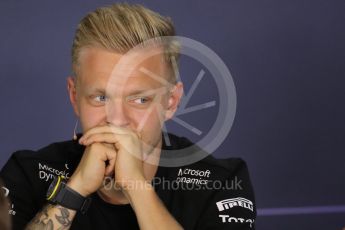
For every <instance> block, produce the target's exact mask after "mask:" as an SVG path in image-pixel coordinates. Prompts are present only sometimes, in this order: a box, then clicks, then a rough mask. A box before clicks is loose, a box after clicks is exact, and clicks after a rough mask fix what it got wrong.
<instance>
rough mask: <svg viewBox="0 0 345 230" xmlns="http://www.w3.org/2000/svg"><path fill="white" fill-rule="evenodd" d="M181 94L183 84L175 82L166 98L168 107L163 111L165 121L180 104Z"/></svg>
mask: <svg viewBox="0 0 345 230" xmlns="http://www.w3.org/2000/svg"><path fill="white" fill-rule="evenodd" d="M182 96H183V84H182V82H178V83H176V85H175V86H174V87H173V88H172V90H171V91H170V94H169V98H168V107H167V109H166V111H165V121H167V120H169V119H171V118H172V117H173V116H174V114H175V112H176V110H177V108H178V105H179V104H180V101H181V98H182Z"/></svg>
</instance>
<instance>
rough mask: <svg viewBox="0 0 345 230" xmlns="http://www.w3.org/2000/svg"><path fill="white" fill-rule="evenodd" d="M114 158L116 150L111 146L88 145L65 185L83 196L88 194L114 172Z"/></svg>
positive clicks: (95, 189)
mask: <svg viewBox="0 0 345 230" xmlns="http://www.w3.org/2000/svg"><path fill="white" fill-rule="evenodd" d="M115 160H116V151H115V149H114V148H113V147H112V146H109V145H104V144H101V143H93V144H90V145H88V146H87V147H86V148H85V151H84V154H83V157H82V158H81V161H80V163H79V165H78V167H77V169H76V170H75V171H74V173H73V175H72V176H71V178H70V179H69V181H68V183H67V185H68V186H69V187H71V188H72V189H74V190H75V191H77V192H79V193H80V194H81V195H83V196H85V197H86V196H88V195H90V194H91V193H93V192H95V191H97V190H98V189H99V188H100V187H101V185H102V182H103V179H104V177H105V176H109V175H111V174H112V173H113V172H114V167H115ZM106 162H108V165H106Z"/></svg>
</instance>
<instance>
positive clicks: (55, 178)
mask: <svg viewBox="0 0 345 230" xmlns="http://www.w3.org/2000/svg"><path fill="white" fill-rule="evenodd" d="M58 180H59V177H58V176H55V177H54V180H53V181H52V183H51V184H50V185H49V188H48V190H47V194H46V198H47V200H50V199H51V198H52V197H51V196H52V193H53V192H54V189H55V187H56V185H57V182H58Z"/></svg>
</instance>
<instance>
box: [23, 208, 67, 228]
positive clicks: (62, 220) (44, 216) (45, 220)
mask: <svg viewBox="0 0 345 230" xmlns="http://www.w3.org/2000/svg"><path fill="white" fill-rule="evenodd" d="M54 207H55V206H53V205H46V206H45V207H44V208H43V209H42V211H41V212H39V213H38V214H37V215H36V216H35V218H34V219H33V220H32V221H31V222H30V223H29V225H28V226H27V227H26V230H54V222H53V219H52V218H53V217H49V215H48V212H49V210H50V209H52V208H54ZM58 209H59V211H60V213H59V214H60V215H58V214H55V215H54V217H55V220H56V222H58V223H59V224H60V226H59V227H58V226H56V227H57V230H66V229H69V228H70V227H71V224H72V220H71V219H70V212H69V210H68V209H67V208H64V207H61V206H58Z"/></svg>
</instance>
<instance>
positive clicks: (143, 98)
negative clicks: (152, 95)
mask: <svg viewBox="0 0 345 230" xmlns="http://www.w3.org/2000/svg"><path fill="white" fill-rule="evenodd" d="M133 101H134V102H135V103H137V104H145V103H147V102H149V98H147V97H139V98H136V99H134V100H133Z"/></svg>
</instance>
